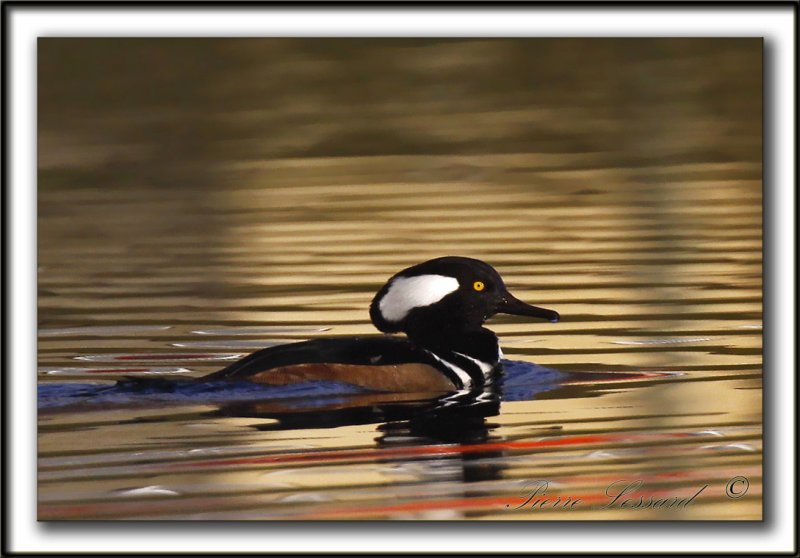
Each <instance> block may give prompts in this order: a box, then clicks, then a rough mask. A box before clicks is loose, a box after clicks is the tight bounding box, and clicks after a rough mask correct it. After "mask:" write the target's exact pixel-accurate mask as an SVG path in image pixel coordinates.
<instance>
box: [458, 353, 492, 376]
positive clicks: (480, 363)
mask: <svg viewBox="0 0 800 558" xmlns="http://www.w3.org/2000/svg"><path fill="white" fill-rule="evenodd" d="M453 354H455V355H458V356H461V357H464V358H465V359H467V360H471V361H472V362H474V363H475V364H477V365H478V368H480V369H481V372H483V375H484V376H485V375H486V374H488V373H489V372H491V371H492V370H494V366H492V365H491V364H489V363H488V362H483V361H482V360H478V359H477V358H472V357H471V356H469V355H465V354H464V353H457V352H456V351H453Z"/></svg>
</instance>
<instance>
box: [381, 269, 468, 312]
mask: <svg viewBox="0 0 800 558" xmlns="http://www.w3.org/2000/svg"><path fill="white" fill-rule="evenodd" d="M456 290H458V279H456V278H455V277H447V276H445V275H417V276H416V277H397V278H396V279H395V280H394V281H392V284H391V286H390V287H389V290H388V291H386V294H385V295H383V298H381V301H380V303H379V304H378V308H379V309H380V311H381V315H383V318H384V319H385V320H386V321H387V322H399V321H400V320H402V319H403V318H405V317H406V316H407V315H408V313H409V312H410V311H411V309H412V308H418V307H420V306H428V305H429V304H433V303H434V302H439V301H440V300H442V299H443V298H444V297H446V296H447V295H449V294H450V293H452V292H453V291H456Z"/></svg>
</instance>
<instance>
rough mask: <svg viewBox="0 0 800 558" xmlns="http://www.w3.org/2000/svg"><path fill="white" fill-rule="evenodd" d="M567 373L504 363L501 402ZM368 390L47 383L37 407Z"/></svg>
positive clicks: (550, 385)
mask: <svg viewBox="0 0 800 558" xmlns="http://www.w3.org/2000/svg"><path fill="white" fill-rule="evenodd" d="M570 376H571V375H570V374H569V373H566V372H560V371H558V370H554V369H552V368H545V367H544V366H539V365H537V364H531V363H528V362H520V361H511V360H504V361H503V377H502V379H501V380H500V385H501V386H502V388H501V391H502V399H504V400H506V401H526V400H530V399H534V398H535V397H536V395H538V394H539V393H542V392H545V391H549V390H551V389H554V388H555V387H558V385H560V383H562V382H564V381H565V380H567V379H568V378H570ZM368 392H369V390H366V389H364V388H360V387H357V386H353V385H351V384H346V383H343V382H331V381H314V382H305V383H301V384H291V385H285V386H268V385H263V384H255V383H252V382H231V381H221V382H195V381H187V380H181V379H167V378H132V379H130V380H126V381H121V382H118V383H116V384H113V385H108V384H102V385H101V384H89V383H63V384H62V383H46V384H41V385H39V389H38V403H39V408H40V409H49V408H55V407H64V406H67V405H126V404H133V403H137V404H141V403H164V402H168V403H176V404H177V403H189V404H202V403H223V402H233V401H260V400H273V399H289V398H303V403H302V404H303V406H304V407H308V408H313V407H315V406H317V405H322V404H325V405H329V404H331V403H333V402H334V400H333V399H332V396H334V397H335V396H345V395H352V394H358V393H368Z"/></svg>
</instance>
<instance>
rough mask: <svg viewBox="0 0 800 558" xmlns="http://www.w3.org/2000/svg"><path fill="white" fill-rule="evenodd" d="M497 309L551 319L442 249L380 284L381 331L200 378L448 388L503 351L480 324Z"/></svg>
mask: <svg viewBox="0 0 800 558" xmlns="http://www.w3.org/2000/svg"><path fill="white" fill-rule="evenodd" d="M498 313H504V314H513V315H517V316H530V317H533V318H543V319H545V320H549V321H551V322H557V321H558V320H559V315H558V313H557V312H555V311H553V310H547V309H544V308H538V307H536V306H531V305H530V304H527V303H525V302H522V301H521V300H519V299H517V298H515V297H514V296H513V295H511V293H509V292H508V290H507V289H506V287H505V285H504V284H503V280H502V278H501V277H500V275H499V274H498V273H497V271H495V270H494V268H493V267H492V266H490V265H489V264H487V263H484V262H482V261H480V260H475V259H472V258H463V257H455V256H448V257H443V258H436V259H433V260H429V261H427V262H423V263H421V264H417V265H414V266H411V267H409V268H407V269H404V270H403V271H401V272H399V273H397V274H396V275H394V276H393V277H392V278H391V279H389V281H387V282H386V284H385V285H384V286H383V287H381V289H380V290H379V291H378V293H377V294H376V295H375V298H374V299H373V300H372V304H371V305H370V309H369V315H370V318H371V319H372V323H373V325H374V326H375V327H376V328H378V329H379V330H380V331H382V332H384V333H387V334H392V333H405V334H406V338H403V337H398V336H392V335H383V336H368V337H349V338H338V339H337V338H327V339H314V340H311V341H303V342H298V343H290V344H287V345H278V346H275V347H269V348H266V349H262V350H260V351H257V352H255V353H253V354H251V355H249V356H247V357H245V358H243V359H241V360H239V361H237V362H235V363H233V364H232V365H230V366H228V367H227V368H224V369H223V370H220V371H218V372H214V373H212V374H210V375H208V376H205V377H203V378H200V380H202V381H208V380H236V381H240V380H246V381H251V382H256V383H261V384H272V385H286V384H291V383H299V382H305V381H314V380H333V381H339V382H344V383H348V384H354V385H357V386H360V387H364V388H368V389H373V390H379V391H393V392H447V391H456V390H463V389H475V388H479V387H481V386H484V385H486V384H488V383H491V382H492V379H493V377H494V374H495V373H496V372H497V371H498V370H499V363H500V357H501V356H502V353H501V351H500V346H499V344H498V340H497V336H496V335H495V334H494V333H493V332H492V331H490V330H488V329H486V328H485V327H483V323H484V322H485V321H486V320H487V319H489V318H491V317H492V316H494V315H495V314H498Z"/></svg>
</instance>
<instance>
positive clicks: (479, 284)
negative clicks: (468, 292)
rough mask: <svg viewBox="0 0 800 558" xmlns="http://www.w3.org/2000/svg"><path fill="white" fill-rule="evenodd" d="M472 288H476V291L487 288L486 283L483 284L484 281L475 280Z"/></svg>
mask: <svg viewBox="0 0 800 558" xmlns="http://www.w3.org/2000/svg"><path fill="white" fill-rule="evenodd" d="M472 288H473V289H475V290H476V291H482V290H483V289H485V288H486V285H484V284H483V281H475V282H474V283H473V284H472Z"/></svg>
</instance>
